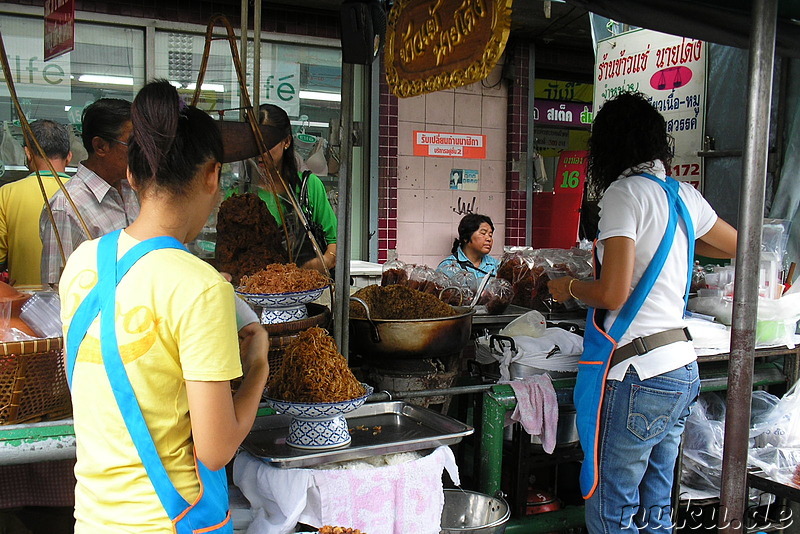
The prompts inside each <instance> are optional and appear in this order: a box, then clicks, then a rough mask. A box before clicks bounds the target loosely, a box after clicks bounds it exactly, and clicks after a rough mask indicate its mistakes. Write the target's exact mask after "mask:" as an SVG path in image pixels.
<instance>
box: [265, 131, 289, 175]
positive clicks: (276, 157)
mask: <svg viewBox="0 0 800 534" xmlns="http://www.w3.org/2000/svg"><path fill="white" fill-rule="evenodd" d="M290 142H291V139H290V138H289V137H288V136H287V137H286V138H285V139H282V140H281V141H279V142H278V143H277V144H276V145H275V146H274V147H272V148H270V149H269V155H270V156H272V161H274V162H275V166H276V167H277V168H279V169H280V168H281V164H282V163H283V153H284V151H285V150H286V149H287V148H288V147H289V143H290Z"/></svg>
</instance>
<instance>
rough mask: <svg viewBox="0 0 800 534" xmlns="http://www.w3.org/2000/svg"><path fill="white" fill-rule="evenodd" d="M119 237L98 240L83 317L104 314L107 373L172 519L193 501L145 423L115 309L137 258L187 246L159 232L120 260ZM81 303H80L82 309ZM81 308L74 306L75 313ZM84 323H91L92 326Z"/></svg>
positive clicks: (79, 334) (77, 336) (80, 336)
mask: <svg viewBox="0 0 800 534" xmlns="http://www.w3.org/2000/svg"><path fill="white" fill-rule="evenodd" d="M118 240H119V232H114V233H112V234H107V235H106V236H103V237H102V238H101V239H100V241H99V243H98V248H97V274H98V281H97V285H96V286H95V287H94V288H93V289H92V291H91V293H92V294H94V296H93V297H92V300H93V301H94V306H95V307H94V309H91V308H89V307H88V306H87V307H83V306H81V307H83V311H82V312H81V315H82V318H81V323H82V325H83V324H85V323H86V318H87V317H91V318H92V319H91V320H89V321H88V322H89V324H91V322H92V321H93V320H94V317H97V315H98V313H99V315H100V332H101V335H100V347H101V353H102V357H103V365H104V367H105V369H106V373H107V374H108V379H109V382H110V384H111V390H112V392H113V394H114V398H115V399H116V401H117V405H118V406H119V409H120V412H121V413H122V419H123V421H124V422H125V426H126V427H127V429H128V432H129V433H130V435H131V439H132V441H133V444H134V446H135V447H136V450H137V452H138V453H139V457H140V459H141V460H142V464H143V465H144V468H145V470H146V471H147V475H148V476H149V477H150V480H151V481H152V483H153V487H154V488H155V490H156V494H157V495H158V498H159V500H160V501H161V504H162V506H163V507H164V510H165V511H166V512H167V515H169V517H170V519H174V518H175V517H177V516H178V515H180V514H181V513H182V512H183V511H184V510H185V509H186V508H187V507H188V506H189V503H187V502H186V500H185V499H184V498H183V497H182V496H181V495H180V493H178V491H177V490H176V489H175V486H174V485H173V484H172V481H171V480H170V479H169V475H168V474H167V471H166V469H165V468H164V464H163V462H162V461H161V458H160V457H159V455H158V451H157V450H156V447H155V443H154V442H153V438H152V436H151V435H150V431H149V429H148V428H147V423H146V421H145V419H144V415H143V414H142V411H141V408H140V407H139V403H138V402H137V401H136V395H135V393H134V391H133V387H132V386H131V383H130V380H129V378H128V375H127V373H126V372H125V366H124V364H123V362H122V356H121V355H120V353H119V346H118V344H117V334H116V321H115V319H116V318H115V309H116V288H117V283H118V281H119V280H120V279H122V277H123V276H124V275H125V274H126V273H127V272H128V270H130V268H131V267H132V266H133V265H134V264H135V263H136V261H138V260H139V259H141V257H142V256H144V255H145V254H147V253H149V252H152V251H153V250H157V249H160V248H179V249H184V250H185V247H184V246H183V245H182V244H181V243H180V242H179V241H178V240H176V239H174V238H171V237H166V236H162V237H157V238H154V239H148V240H147V241H143V242H141V243H138V244H137V245H136V246H134V247H133V248H131V250H129V251H128V252H127V253H126V254H125V255H124V256H123V257H122V259H120V261H119V262H117V242H118ZM87 299H88V297H87ZM87 299H85V300H84V302H86V300H87ZM98 304H99V306H98ZM81 307H79V311H80V310H81ZM77 314H78V313H77V312H76V315H77ZM73 320H74V319H73ZM86 328H88V326H87V327H86ZM70 331H72V328H70ZM85 335H86V330H85V329H84V330H83V331H80V330H77V329H76V330H75V331H74V332H71V334H70V333H68V337H72V338H73V339H83V338H84V337H85ZM71 343H75V341H71ZM77 345H78V346H79V345H80V341H77ZM76 355H77V346H76V348H75V350H74V352H72V354H68V358H71V359H72V360H73V361H72V363H71V366H70V365H69V362H68V366H69V367H71V369H73V370H74V359H75V357H76Z"/></svg>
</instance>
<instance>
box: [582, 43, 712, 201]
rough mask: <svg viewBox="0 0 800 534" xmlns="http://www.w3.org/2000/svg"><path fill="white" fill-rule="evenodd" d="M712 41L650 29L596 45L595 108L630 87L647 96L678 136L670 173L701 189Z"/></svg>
mask: <svg viewBox="0 0 800 534" xmlns="http://www.w3.org/2000/svg"><path fill="white" fill-rule="evenodd" d="M707 50H708V44H707V43H705V42H704V41H698V40H695V39H688V38H685V37H676V36H674V35H668V34H664V33H658V32H654V31H651V30H635V31H631V32H628V33H624V34H622V35H618V36H615V37H611V38H609V39H606V40H603V41H600V42H599V43H598V44H597V57H596V59H595V85H594V110H595V113H597V111H598V110H600V109H601V108H602V106H603V103H604V102H605V101H606V100H609V99H611V98H613V97H614V96H616V95H618V94H619V93H622V92H626V91H638V92H641V93H643V94H645V95H646V96H647V97H648V98H649V99H650V101H651V102H652V104H653V105H654V106H655V107H656V109H658V110H659V111H660V112H661V114H662V115H663V116H664V119H665V120H666V122H667V133H669V134H670V135H671V136H672V137H673V138H674V139H675V156H674V158H673V160H672V168H671V169H670V170H669V171H668V172H669V173H670V174H671V175H672V177H673V178H676V179H678V180H682V181H687V182H691V183H692V184H693V185H694V186H695V187H697V188H698V189H700V190H701V191H702V185H703V159H702V158H701V157H699V156H698V155H697V152H698V151H700V150H702V149H703V131H704V117H705V106H706V70H707V57H708V56H707Z"/></svg>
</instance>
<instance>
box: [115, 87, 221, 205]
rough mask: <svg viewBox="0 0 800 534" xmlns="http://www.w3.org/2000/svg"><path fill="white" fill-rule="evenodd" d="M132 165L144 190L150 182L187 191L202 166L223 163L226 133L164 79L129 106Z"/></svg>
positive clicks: (130, 162)
mask: <svg viewBox="0 0 800 534" xmlns="http://www.w3.org/2000/svg"><path fill="white" fill-rule="evenodd" d="M131 122H132V123H133V138H132V141H131V144H130V146H129V148H128V167H129V168H130V171H131V174H132V175H133V176H134V178H135V180H136V183H137V185H138V187H139V189H140V190H144V189H147V188H148V187H150V186H151V185H154V184H155V185H158V186H160V187H163V188H165V189H167V190H169V191H170V192H172V193H173V194H175V195H178V196H183V195H185V194H186V193H187V192H188V190H189V187H190V185H191V183H192V180H193V179H194V176H195V175H196V174H197V171H198V167H200V166H201V165H204V164H205V163H207V162H208V161H209V160H215V161H222V136H221V135H220V132H219V128H217V125H216V123H215V122H214V120H213V119H212V118H211V117H210V116H209V115H208V114H207V113H205V112H204V111H201V110H199V109H197V108H195V107H193V106H189V105H187V104H186V103H185V102H184V101H183V100H182V99H181V97H180V95H178V91H176V90H175V88H174V87H173V86H172V85H171V84H170V83H169V82H168V81H166V80H156V81H153V82H150V83H148V84H147V85H145V86H144V87H143V88H142V89H141V91H139V93H138V94H137V95H136V98H135V99H134V101H133V106H132V107H131Z"/></svg>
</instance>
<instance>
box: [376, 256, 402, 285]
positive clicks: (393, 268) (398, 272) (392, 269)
mask: <svg viewBox="0 0 800 534" xmlns="http://www.w3.org/2000/svg"><path fill="white" fill-rule="evenodd" d="M407 278H408V274H407V273H406V264H405V263H404V262H402V261H400V260H397V259H395V260H391V261H387V262H386V263H384V264H383V269H382V273H381V286H390V285H393V284H404V283H405V281H406V279H407Z"/></svg>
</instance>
